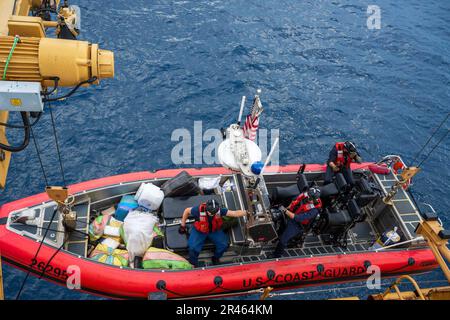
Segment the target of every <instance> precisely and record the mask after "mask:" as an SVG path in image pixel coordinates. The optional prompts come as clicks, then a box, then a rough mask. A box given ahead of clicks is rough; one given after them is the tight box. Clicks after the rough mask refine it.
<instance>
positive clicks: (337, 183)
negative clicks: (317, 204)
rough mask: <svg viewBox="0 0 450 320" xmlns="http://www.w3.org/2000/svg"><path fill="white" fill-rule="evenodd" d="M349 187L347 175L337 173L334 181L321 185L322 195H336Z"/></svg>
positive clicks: (323, 196)
mask: <svg viewBox="0 0 450 320" xmlns="http://www.w3.org/2000/svg"><path fill="white" fill-rule="evenodd" d="M347 187H348V183H347V180H345V177H344V175H343V174H342V173H337V174H336V175H335V180H334V182H331V183H328V184H326V185H324V186H321V187H319V189H320V197H321V198H328V197H331V196H336V195H338V194H339V193H340V192H343V191H345V189H346V188H347Z"/></svg>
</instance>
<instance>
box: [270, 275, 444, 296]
mask: <svg viewBox="0 0 450 320" xmlns="http://www.w3.org/2000/svg"><path fill="white" fill-rule="evenodd" d="M444 282H445V283H447V280H445V279H442V280H424V281H417V283H420V284H426V283H444ZM390 284H391V282H385V283H383V284H382V286H389V285H390ZM362 288H367V285H366V284H365V285H360V286H349V287H342V288H330V289H319V290H311V291H294V292H275V293H270V294H269V296H268V297H269V298H273V297H285V296H293V295H302V294H311V293H321V292H330V291H341V290H349V289H362Z"/></svg>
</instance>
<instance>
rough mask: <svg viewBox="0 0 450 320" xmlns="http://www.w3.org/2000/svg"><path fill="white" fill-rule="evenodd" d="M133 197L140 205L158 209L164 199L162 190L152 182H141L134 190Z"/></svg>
mask: <svg viewBox="0 0 450 320" xmlns="http://www.w3.org/2000/svg"><path fill="white" fill-rule="evenodd" d="M134 199H135V200H136V201H137V202H138V204H139V205H140V206H141V207H144V208H146V209H149V210H158V209H159V207H160V206H161V203H162V202H163V200H164V192H163V191H162V190H161V189H160V188H159V187H157V186H155V185H154V184H153V183H143V184H141V186H140V187H139V189H138V191H137V192H136V195H135V196H134Z"/></svg>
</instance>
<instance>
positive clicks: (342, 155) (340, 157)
mask: <svg viewBox="0 0 450 320" xmlns="http://www.w3.org/2000/svg"><path fill="white" fill-rule="evenodd" d="M344 145H345V143H344V142H337V143H336V145H335V146H336V151H337V157H336V165H337V166H338V167H342V166H346V167H347V168H350V164H351V163H352V161H353V160H352V158H350V156H349V155H348V152H347V150H345V146H344Z"/></svg>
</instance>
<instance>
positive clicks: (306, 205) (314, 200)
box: [272, 188, 322, 258]
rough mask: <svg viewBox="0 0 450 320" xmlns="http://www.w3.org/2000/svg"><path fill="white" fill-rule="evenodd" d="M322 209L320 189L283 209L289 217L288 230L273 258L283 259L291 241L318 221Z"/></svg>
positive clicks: (311, 190)
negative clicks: (282, 256)
mask: <svg viewBox="0 0 450 320" xmlns="http://www.w3.org/2000/svg"><path fill="white" fill-rule="evenodd" d="M321 207H322V202H321V201H320V190H319V189H318V188H310V189H309V190H308V191H306V192H303V193H301V194H300V195H299V196H298V197H297V198H296V199H295V200H294V201H292V202H291V204H290V205H289V207H288V208H287V209H286V208H284V207H282V208H281V209H282V211H284V213H285V214H286V215H287V216H288V221H287V224H286V229H285V230H284V231H283V233H282V234H281V236H280V240H279V241H278V245H277V247H276V249H275V251H274V252H273V254H272V257H273V258H279V257H281V255H282V254H283V252H284V249H285V248H286V247H287V245H288V243H289V240H291V239H292V238H294V237H297V236H299V235H301V234H303V232H304V230H305V228H307V227H308V226H309V225H310V224H311V223H312V222H313V221H314V220H315V219H316V217H317V215H318V214H319V209H320V208H321Z"/></svg>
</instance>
